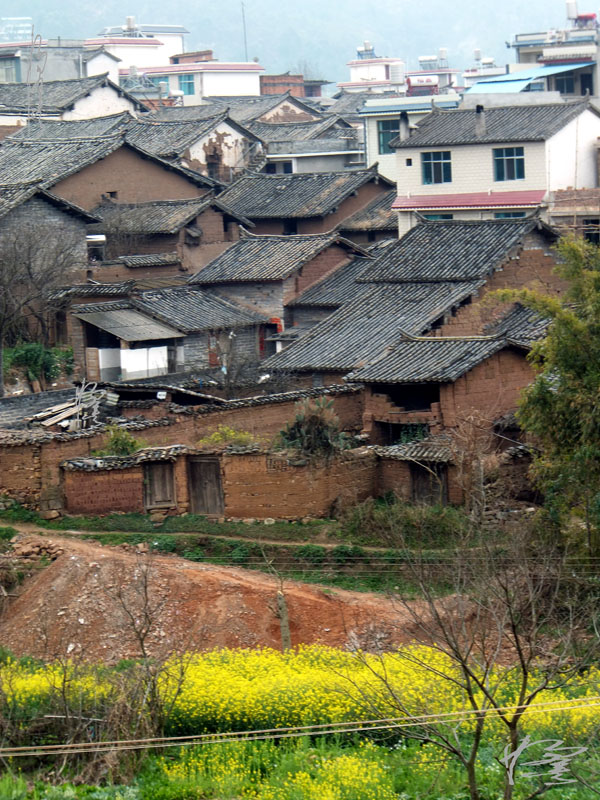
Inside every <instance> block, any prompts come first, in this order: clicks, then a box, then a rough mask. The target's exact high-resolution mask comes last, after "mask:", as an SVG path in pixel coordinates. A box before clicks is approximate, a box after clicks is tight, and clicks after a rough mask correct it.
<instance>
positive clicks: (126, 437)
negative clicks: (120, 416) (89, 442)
mask: <svg viewBox="0 0 600 800" xmlns="http://www.w3.org/2000/svg"><path fill="white" fill-rule="evenodd" d="M106 432H107V434H108V438H107V440H106V442H105V446H104V448H103V449H102V450H93V451H92V455H94V456H130V455H133V453H136V452H137V451H138V450H141V449H142V448H143V447H145V442H142V441H141V440H139V439H136V438H135V436H133V434H131V433H129V431H127V430H125V429H124V428H120V427H119V426H118V425H108V426H107V428H106Z"/></svg>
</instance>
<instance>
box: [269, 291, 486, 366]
mask: <svg viewBox="0 0 600 800" xmlns="http://www.w3.org/2000/svg"><path fill="white" fill-rule="evenodd" d="M482 284H483V281H470V282H464V283H458V282H456V283H448V282H438V283H436V284H424V283H404V284H389V283H388V284H377V285H372V286H371V287H370V291H367V292H365V293H364V294H362V295H359V296H358V297H357V298H356V299H355V300H352V301H350V302H348V303H346V304H345V305H343V306H342V307H341V308H340V309H338V310H337V311H335V312H334V313H333V314H331V315H330V316H328V317H327V318H326V319H325V320H323V322H320V323H319V324H318V325H315V327H314V328H311V330H310V331H309V332H308V333H307V334H306V335H305V336H303V337H301V338H300V339H299V340H298V341H296V342H294V343H292V344H291V345H289V346H288V347H287V348H285V350H282V351H281V352H280V353H277V354H276V355H274V356H271V357H270V358H269V359H267V361H266V362H265V364H264V365H265V367H266V368H271V369H275V370H279V369H285V370H292V371H298V372H306V371H313V370H317V371H330V372H348V371H350V370H352V369H355V368H357V367H359V366H361V365H363V364H365V363H367V362H368V361H370V360H371V359H373V358H375V357H377V356H378V355H379V354H380V353H381V351H382V350H383V348H385V347H386V346H388V345H390V344H393V343H395V342H397V341H399V340H400V339H401V338H402V337H403V336H404V335H405V334H406V333H409V334H413V335H416V334H420V333H424V332H425V331H426V330H428V328H429V327H430V326H431V325H432V324H433V323H434V322H435V321H436V320H438V319H439V318H440V317H441V316H443V315H444V314H445V313H448V312H449V311H450V310H451V309H452V308H453V307H454V306H456V305H458V304H459V303H460V302H461V301H462V300H464V299H465V298H466V297H469V296H470V295H472V294H474V293H475V292H476V291H477V289H478V288H479V287H480V286H481V285H482Z"/></svg>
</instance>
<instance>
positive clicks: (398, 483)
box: [377, 458, 463, 505]
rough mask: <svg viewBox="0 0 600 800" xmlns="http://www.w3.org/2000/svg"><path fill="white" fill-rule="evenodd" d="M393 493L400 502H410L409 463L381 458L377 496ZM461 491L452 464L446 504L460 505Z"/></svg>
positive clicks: (455, 469)
mask: <svg viewBox="0 0 600 800" xmlns="http://www.w3.org/2000/svg"><path fill="white" fill-rule="evenodd" d="M387 492H393V493H394V494H395V495H397V497H399V498H400V499H401V500H405V501H406V502H410V501H411V500H412V477H411V471H410V462H409V461H400V460H398V459H394V458H382V459H380V461H379V464H378V468H377V494H378V495H384V494H386V493H387ZM462 502H463V490H462V487H461V485H460V481H459V474H458V469H457V467H456V466H455V465H454V464H449V465H448V503H449V504H450V505H461V503H462Z"/></svg>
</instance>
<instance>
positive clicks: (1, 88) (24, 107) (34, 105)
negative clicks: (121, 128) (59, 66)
mask: <svg viewBox="0 0 600 800" xmlns="http://www.w3.org/2000/svg"><path fill="white" fill-rule="evenodd" d="M105 86H110V87H112V88H113V89H114V90H115V92H117V94H119V95H120V96H126V97H128V98H129V100H131V102H132V104H133V105H134V106H135V107H136V108H138V109H139V110H142V111H145V110H146V109H145V106H144V105H143V104H142V103H140V102H139V101H138V100H136V99H135V98H134V97H132V96H131V95H129V94H127V92H125V91H124V90H123V89H121V87H120V86H117V85H116V84H115V83H113V82H112V81H111V80H109V79H108V73H104V74H103V75H94V76H93V77H91V78H75V79H72V80H66V81H45V82H44V83H36V84H26V83H0V112H4V113H6V111H8V110H10V111H12V112H22V113H24V114H27V113H29V112H30V111H33V112H34V113H35V112H37V113H42V114H60V113H62V112H64V111H67V110H69V109H70V108H72V107H73V105H74V104H75V103H76V102H77V100H80V99H81V98H82V97H86V96H87V95H89V94H91V92H93V91H94V89H99V88H101V87H105Z"/></svg>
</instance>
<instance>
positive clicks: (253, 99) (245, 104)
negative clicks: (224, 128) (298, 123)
mask: <svg viewBox="0 0 600 800" xmlns="http://www.w3.org/2000/svg"><path fill="white" fill-rule="evenodd" d="M205 101H209V102H211V103H215V104H217V105H223V106H225V107H226V108H228V109H229V116H230V117H231V118H232V119H235V120H236V121H237V122H242V123H244V122H250V121H251V120H255V119H258V118H259V117H261V116H262V115H263V114H266V113H267V112H268V111H273V109H275V108H277V106H278V105H281V103H283V102H285V101H287V102H289V103H291V104H292V105H294V106H296V108H298V109H299V110H300V111H304V112H306V113H307V114H311V116H313V117H319V116H321V115H320V114H319V112H318V111H316V110H315V109H314V108H312V107H311V106H309V105H307V104H306V103H303V102H302V100H301V99H300V98H298V97H293V96H292V95H291V94H290V93H289V92H285V93H284V94H263V95H258V96H248V95H241V96H233V97H230V96H216V95H215V96H213V97H207V98H205Z"/></svg>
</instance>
